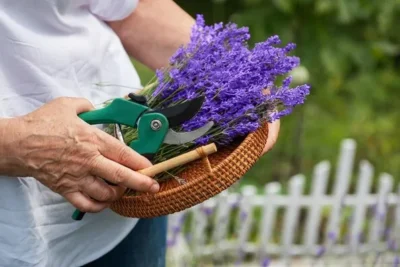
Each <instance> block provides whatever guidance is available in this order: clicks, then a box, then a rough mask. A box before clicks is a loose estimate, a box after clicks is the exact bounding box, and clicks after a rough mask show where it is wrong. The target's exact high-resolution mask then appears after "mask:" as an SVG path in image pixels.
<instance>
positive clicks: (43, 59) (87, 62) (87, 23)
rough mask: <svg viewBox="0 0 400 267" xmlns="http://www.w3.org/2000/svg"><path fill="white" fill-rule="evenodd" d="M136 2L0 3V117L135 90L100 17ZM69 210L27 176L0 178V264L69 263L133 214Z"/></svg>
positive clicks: (93, 251)
mask: <svg viewBox="0 0 400 267" xmlns="http://www.w3.org/2000/svg"><path fill="white" fill-rule="evenodd" d="M137 1H138V0H1V1H0V117H14V116H18V115H23V114H26V113H29V112H31V111H33V110H35V109H37V108H39V107H40V106H42V105H43V104H45V103H46V102H48V101H50V100H52V99H54V98H56V97H61V96H76V97H85V98H87V99H89V100H90V101H91V102H92V103H93V104H95V105H96V104H99V103H102V102H103V101H105V100H108V99H110V98H113V97H120V96H123V95H125V94H127V93H128V92H130V91H132V89H126V88H124V87H113V86H97V85H96V84H98V83H103V84H104V83H106V84H117V85H123V86H128V87H131V88H139V87H140V80H139V77H138V75H137V73H136V71H135V70H134V68H133V66H132V64H131V62H130V59H129V57H128V56H127V54H126V52H125V50H124V49H123V47H122V45H121V43H120V40H119V39H118V37H117V36H116V35H115V33H114V32H113V31H112V30H111V29H110V28H109V27H108V26H107V25H106V24H105V23H104V21H110V20H120V19H123V18H124V17H126V16H128V15H129V14H130V13H131V12H133V10H134V8H135V7H136V5H137ZM74 210H75V209H74V207H73V206H72V205H71V204H69V203H68V202H66V201H65V200H64V198H62V197H61V196H60V195H58V194H56V193H54V192H52V191H50V190H49V189H48V188H46V187H45V186H43V185H42V184H40V183H39V182H37V181H36V180H35V179H34V178H10V177H0V266H1V267H10V266H11V267H14V266H15V267H25V266H29V267H31V266H40V267H47V266H51V267H64V266H65V267H71V266H81V265H83V264H86V263H88V262H90V261H92V260H95V259H97V258H99V257H101V256H102V255H104V254H105V253H107V252H108V251H110V250H111V249H112V248H114V247H115V246H116V245H117V244H118V243H119V242H120V241H121V240H122V239H123V238H124V237H125V236H126V235H127V234H128V233H129V232H130V231H131V230H132V229H133V227H134V225H135V224H136V222H137V219H131V218H123V217H121V216H119V215H117V214H115V213H113V212H112V211H110V210H106V211H103V212H101V213H97V214H86V215H85V217H84V219H83V220H82V221H74V220H72V219H71V215H72V213H73V211H74Z"/></svg>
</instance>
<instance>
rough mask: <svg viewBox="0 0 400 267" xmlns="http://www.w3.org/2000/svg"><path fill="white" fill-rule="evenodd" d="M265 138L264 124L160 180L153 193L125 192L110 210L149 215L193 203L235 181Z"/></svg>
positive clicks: (254, 158)
mask: <svg viewBox="0 0 400 267" xmlns="http://www.w3.org/2000/svg"><path fill="white" fill-rule="evenodd" d="M267 137H268V126H267V124H264V125H263V126H262V127H260V128H259V129H258V130H257V131H255V132H253V133H251V134H249V135H248V136H246V138H244V139H243V140H242V141H241V142H238V143H236V144H232V145H231V146H229V147H226V148H223V149H220V150H219V151H218V152H217V153H215V154H212V155H210V156H208V157H207V158H204V159H203V160H197V161H195V162H193V163H191V164H189V165H188V166H187V168H186V169H185V171H183V172H182V173H180V174H179V177H181V178H183V179H185V181H186V183H185V184H179V182H178V181H176V180H175V179H169V180H167V181H165V182H162V183H161V185H160V191H159V192H158V193H156V194H142V195H136V196H131V195H125V196H123V197H122V198H121V199H119V200H118V201H116V202H114V203H113V204H112V205H111V209H112V210H113V211H114V212H116V213H118V214H120V215H122V216H125V217H133V218H151V217H158V216H163V215H168V214H172V213H175V212H179V211H182V210H185V209H187V208H190V207H192V206H194V205H197V204H199V203H201V202H203V201H205V200H207V199H209V198H211V197H213V196H215V195H217V194H219V193H220V192H222V191H224V190H225V189H227V188H228V187H230V186H231V185H233V184H234V183H235V182H237V181H238V180H239V179H240V178H241V177H242V176H243V175H244V174H245V173H246V172H247V171H248V170H249V169H250V168H251V167H252V166H253V165H254V163H256V162H257V160H258V159H259V158H260V156H261V153H262V151H263V148H264V145H265V143H266V141H267Z"/></svg>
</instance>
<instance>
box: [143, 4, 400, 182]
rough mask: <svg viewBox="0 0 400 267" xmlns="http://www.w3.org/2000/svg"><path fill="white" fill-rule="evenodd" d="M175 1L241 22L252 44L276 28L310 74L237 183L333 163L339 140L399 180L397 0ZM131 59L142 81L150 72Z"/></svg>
mask: <svg viewBox="0 0 400 267" xmlns="http://www.w3.org/2000/svg"><path fill="white" fill-rule="evenodd" d="M176 2H177V3H178V4H179V5H180V6H181V7H182V8H184V9H185V10H186V11H188V12H189V13H190V14H191V15H192V16H195V15H196V14H204V16H205V18H206V22H207V23H208V24H211V23H214V22H220V21H225V22H228V21H232V22H235V23H238V24H239V25H241V26H248V27H249V28H250V32H251V36H252V38H251V43H252V44H254V43H255V42H259V41H263V40H265V39H266V38H267V37H269V36H271V35H275V34H277V35H279V36H280V37H281V39H282V41H283V43H284V44H286V43H288V42H294V43H296V44H297V49H296V50H295V52H294V54H295V55H296V56H299V57H300V59H301V62H302V65H303V66H305V67H306V68H307V69H308V70H309V72H310V81H309V83H310V84H311V85H312V91H311V95H310V96H309V98H308V100H307V102H306V104H305V105H304V106H300V107H298V108H297V109H296V111H295V112H294V113H293V114H292V115H290V116H288V117H286V118H284V119H282V121H281V133H280V137H279V140H278V143H277V144H276V146H275V147H274V149H273V150H272V151H271V152H270V153H268V154H267V155H266V156H265V157H264V158H262V159H261V160H260V162H258V163H257V164H256V166H254V168H253V169H252V170H251V171H250V172H249V173H248V174H247V175H246V179H244V182H246V183H252V184H257V185H259V184H264V183H265V182H268V181H272V180H275V181H281V182H285V181H287V180H288V178H289V177H290V176H291V175H294V174H297V173H299V172H302V173H305V174H307V175H308V176H309V177H310V175H311V173H312V169H313V167H314V165H315V164H316V163H318V162H319V161H321V160H325V159H328V160H330V161H331V162H332V163H333V165H335V163H336V159H337V155H338V149H339V144H340V141H341V140H342V139H343V138H354V139H355V140H356V141H357V143H358V148H357V161H356V163H358V162H359V160H360V159H367V160H369V161H371V162H372V163H373V165H374V166H375V168H376V172H377V173H378V172H388V173H391V174H393V175H394V176H395V178H397V179H399V177H400V140H399V139H400V128H399V125H400V108H399V105H400V90H399V89H400V45H399V44H400V34H399V33H400V31H399V29H398V28H397V27H398V25H399V24H400V1H398V0H384V1H378V0H352V1H346V0H336V1H332V0H271V1H267V0H214V1H213V0H202V1H189V0H180V1H176ZM135 65H136V66H137V67H138V70H139V72H140V74H141V76H142V79H143V83H145V82H146V81H147V80H148V79H150V77H151V76H152V73H151V72H150V71H149V70H148V69H147V68H145V67H144V66H142V65H140V64H137V63H135ZM333 167H335V166H333ZM354 174H355V175H356V174H357V171H356V170H355V172H354ZM355 177H356V176H355ZM354 182H356V179H354ZM353 186H354V183H353Z"/></svg>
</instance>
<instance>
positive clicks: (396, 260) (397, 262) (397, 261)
mask: <svg viewBox="0 0 400 267" xmlns="http://www.w3.org/2000/svg"><path fill="white" fill-rule="evenodd" d="M399 265H400V257H399V256H396V257H395V258H394V261H393V267H398V266H399Z"/></svg>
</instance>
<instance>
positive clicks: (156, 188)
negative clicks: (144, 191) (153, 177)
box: [150, 183, 160, 193]
mask: <svg viewBox="0 0 400 267" xmlns="http://www.w3.org/2000/svg"><path fill="white" fill-rule="evenodd" d="M159 190H160V185H159V184H158V183H154V184H153V185H152V186H151V187H150V192H151V193H157V192H158V191H159Z"/></svg>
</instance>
